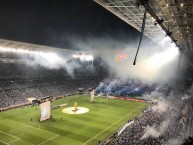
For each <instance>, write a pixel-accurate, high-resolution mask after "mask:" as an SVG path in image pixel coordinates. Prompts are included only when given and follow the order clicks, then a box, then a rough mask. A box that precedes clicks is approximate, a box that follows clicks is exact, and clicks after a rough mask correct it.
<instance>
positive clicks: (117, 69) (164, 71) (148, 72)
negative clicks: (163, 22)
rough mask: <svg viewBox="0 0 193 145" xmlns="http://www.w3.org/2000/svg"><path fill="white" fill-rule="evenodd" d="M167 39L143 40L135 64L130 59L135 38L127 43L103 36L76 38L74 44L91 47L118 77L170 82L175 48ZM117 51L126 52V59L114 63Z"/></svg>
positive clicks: (176, 53)
mask: <svg viewBox="0 0 193 145" xmlns="http://www.w3.org/2000/svg"><path fill="white" fill-rule="evenodd" d="M170 42H171V40H170V38H168V37H166V38H164V39H162V40H160V41H159V42H158V43H157V44H156V43H152V42H150V40H143V43H142V45H141V48H140V51H139V54H138V58H137V63H136V65H133V60H134V57H135V53H136V50H137V44H138V41H136V42H132V43H126V42H119V41H116V40H112V39H110V38H107V37H103V38H100V39H95V38H90V39H84V40H82V41H81V40H79V41H77V39H76V40H74V45H75V47H76V48H82V49H84V50H94V51H95V52H94V54H95V56H99V57H101V58H102V59H103V61H105V62H106V64H107V65H108V66H109V68H108V69H109V72H114V73H115V74H116V77H117V78H122V79H126V78H137V79H140V80H142V81H144V82H146V83H154V82H159V83H160V82H167V81H170V78H172V77H175V75H176V72H177V71H178V60H179V55H178V54H179V53H178V48H177V47H175V44H174V43H170ZM118 54H126V55H127V60H126V61H122V62H117V61H116V60H115V58H116V56H117V55H118Z"/></svg>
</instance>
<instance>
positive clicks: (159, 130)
mask: <svg viewBox="0 0 193 145" xmlns="http://www.w3.org/2000/svg"><path fill="white" fill-rule="evenodd" d="M169 124H170V121H169V120H166V121H163V122H162V123H161V125H160V126H159V127H156V126H152V127H150V126H147V128H146V129H145V134H144V135H143V137H142V139H144V138H148V137H150V136H151V137H155V138H158V137H159V136H161V135H162V134H163V133H164V132H165V130H166V129H167V127H168V126H169Z"/></svg>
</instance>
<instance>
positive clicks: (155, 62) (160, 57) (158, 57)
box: [149, 47, 179, 68]
mask: <svg viewBox="0 0 193 145" xmlns="http://www.w3.org/2000/svg"><path fill="white" fill-rule="evenodd" d="M178 52H179V51H178V48H176V47H171V48H169V49H168V50H166V51H164V52H162V53H158V54H155V55H153V56H152V57H151V58H150V60H149V61H150V64H151V65H152V66H153V67H156V68H159V67H162V66H163V65H165V64H167V63H169V62H171V61H172V60H173V59H174V58H175V57H176V56H177V55H178Z"/></svg>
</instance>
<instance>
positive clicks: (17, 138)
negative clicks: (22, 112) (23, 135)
mask: <svg viewBox="0 0 193 145" xmlns="http://www.w3.org/2000/svg"><path fill="white" fill-rule="evenodd" d="M0 132H2V133H4V134H6V135H9V136H11V137H13V138H16V139H15V140H13V141H10V142H8V143H6V144H10V143H12V142H15V141H17V140H19V139H20V138H19V137H17V136H14V135H11V134H9V133H6V132H4V131H0ZM2 142H3V141H2ZM3 143H4V142H3Z"/></svg>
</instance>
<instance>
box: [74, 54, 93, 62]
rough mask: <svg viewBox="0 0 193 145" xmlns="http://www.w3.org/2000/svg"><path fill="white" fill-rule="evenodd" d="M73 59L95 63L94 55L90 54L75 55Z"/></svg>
mask: <svg viewBox="0 0 193 145" xmlns="http://www.w3.org/2000/svg"><path fill="white" fill-rule="evenodd" d="M72 57H73V58H76V59H80V60H81V61H93V55H90V54H81V55H79V54H73V55H72Z"/></svg>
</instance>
